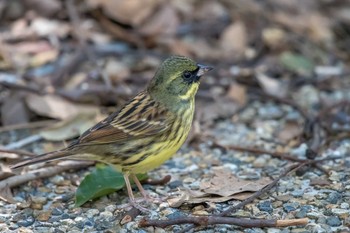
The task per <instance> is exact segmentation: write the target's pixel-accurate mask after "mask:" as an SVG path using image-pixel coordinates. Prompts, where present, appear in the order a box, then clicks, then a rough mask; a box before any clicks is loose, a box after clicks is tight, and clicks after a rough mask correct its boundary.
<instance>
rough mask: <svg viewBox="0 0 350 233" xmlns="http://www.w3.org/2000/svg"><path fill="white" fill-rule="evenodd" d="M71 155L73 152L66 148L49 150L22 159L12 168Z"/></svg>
mask: <svg viewBox="0 0 350 233" xmlns="http://www.w3.org/2000/svg"><path fill="white" fill-rule="evenodd" d="M70 155H72V154H71V153H70V152H69V151H66V150H59V151H54V152H49V153H45V154H41V155H37V156H35V157H33V158H29V159H26V160H23V161H20V162H18V163H16V164H13V165H11V166H10V168H11V169H16V168H20V167H24V166H28V165H32V164H35V163H41V162H48V161H52V160H57V159H62V158H65V157H68V156H70Z"/></svg>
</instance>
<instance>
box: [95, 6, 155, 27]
mask: <svg viewBox="0 0 350 233" xmlns="http://www.w3.org/2000/svg"><path fill="white" fill-rule="evenodd" d="M159 3H160V1H159V0H112V1H111V0H90V1H88V4H89V5H90V6H91V7H97V6H100V7H102V9H103V11H104V13H105V14H106V15H108V16H109V17H111V18H113V19H114V20H117V21H118V22H121V23H124V24H128V25H132V26H139V25H141V24H142V23H143V22H145V20H146V19H147V18H148V17H149V16H150V15H151V14H152V13H153V12H154V10H155V8H156V7H157V6H158V5H159Z"/></svg>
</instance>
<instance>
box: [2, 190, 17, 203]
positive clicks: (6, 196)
mask: <svg viewBox="0 0 350 233" xmlns="http://www.w3.org/2000/svg"><path fill="white" fill-rule="evenodd" d="M0 199H1V200H3V201H5V202H8V203H11V204H15V203H16V200H15V199H14V197H13V195H12V192H11V189H10V188H9V187H6V188H3V189H1V190H0Z"/></svg>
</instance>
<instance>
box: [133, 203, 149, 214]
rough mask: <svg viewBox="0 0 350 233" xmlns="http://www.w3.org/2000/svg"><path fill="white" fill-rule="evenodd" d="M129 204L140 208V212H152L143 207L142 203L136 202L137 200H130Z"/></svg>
mask: <svg viewBox="0 0 350 233" xmlns="http://www.w3.org/2000/svg"><path fill="white" fill-rule="evenodd" d="M129 203H130V205H131V206H132V207H134V208H136V209H138V210H140V211H141V212H142V213H150V212H152V211H151V210H149V209H147V208H145V207H143V206H142V205H140V204H139V203H137V201H135V200H130V202H129Z"/></svg>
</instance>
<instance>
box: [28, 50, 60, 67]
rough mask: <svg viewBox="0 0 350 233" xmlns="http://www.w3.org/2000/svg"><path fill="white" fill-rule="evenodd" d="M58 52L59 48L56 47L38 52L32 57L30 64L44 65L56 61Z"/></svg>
mask: <svg viewBox="0 0 350 233" xmlns="http://www.w3.org/2000/svg"><path fill="white" fill-rule="evenodd" d="M58 54H59V53H58V50H56V49H52V50H48V51H44V52H41V53H38V54H36V55H35V56H32V57H31V59H30V62H29V65H30V66H32V67H38V66H42V65H44V64H46V63H49V62H52V61H55V60H56V59H57V56H58Z"/></svg>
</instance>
